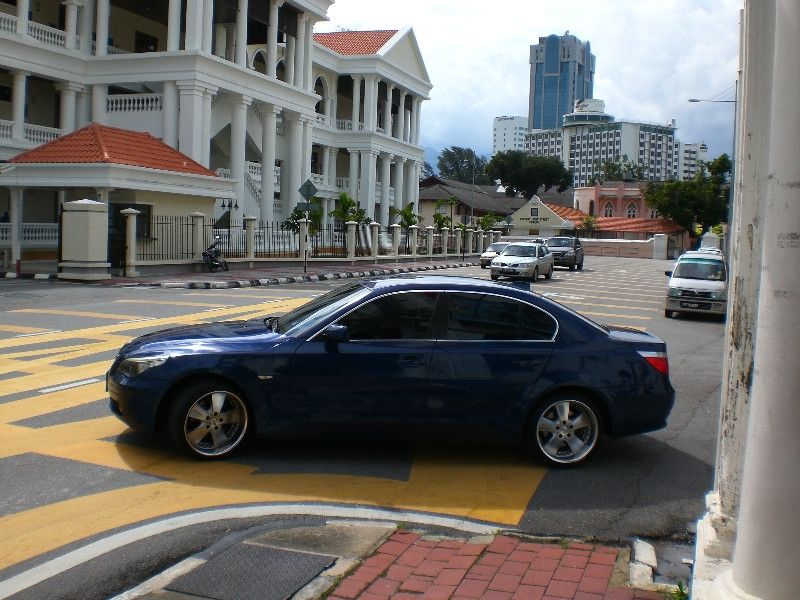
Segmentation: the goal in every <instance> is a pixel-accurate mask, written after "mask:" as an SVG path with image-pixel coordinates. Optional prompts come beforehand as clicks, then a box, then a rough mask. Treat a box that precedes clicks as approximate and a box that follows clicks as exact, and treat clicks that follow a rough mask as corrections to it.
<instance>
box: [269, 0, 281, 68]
mask: <svg viewBox="0 0 800 600" xmlns="http://www.w3.org/2000/svg"><path fill="white" fill-rule="evenodd" d="M282 5H283V0H270V2H269V23H267V76H268V77H275V67H276V65H277V64H278V9H279V8H280V7H281V6H282Z"/></svg>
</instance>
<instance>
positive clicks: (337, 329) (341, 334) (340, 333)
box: [322, 323, 350, 342]
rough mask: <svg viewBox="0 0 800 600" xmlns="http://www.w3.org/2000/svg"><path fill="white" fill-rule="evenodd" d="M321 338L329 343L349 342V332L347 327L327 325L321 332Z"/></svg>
mask: <svg viewBox="0 0 800 600" xmlns="http://www.w3.org/2000/svg"><path fill="white" fill-rule="evenodd" d="M322 337H323V338H324V339H325V340H326V341H329V342H349V341H350V330H349V329H348V328H347V325H338V324H336V323H334V324H333V325H328V326H327V327H326V328H325V330H324V331H323V332H322Z"/></svg>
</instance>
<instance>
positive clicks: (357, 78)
mask: <svg viewBox="0 0 800 600" xmlns="http://www.w3.org/2000/svg"><path fill="white" fill-rule="evenodd" d="M351 77H352V78H353V111H352V116H351V119H352V121H353V131H359V130H360V127H359V126H358V124H359V123H360V122H361V75H351Z"/></svg>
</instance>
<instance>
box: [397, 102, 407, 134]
mask: <svg viewBox="0 0 800 600" xmlns="http://www.w3.org/2000/svg"><path fill="white" fill-rule="evenodd" d="M407 95H408V93H407V92H406V91H405V90H400V104H399V105H398V107H397V136H396V137H397V139H398V140H400V141H405V137H406V134H405V126H406V96H407Z"/></svg>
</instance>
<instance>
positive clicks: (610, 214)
mask: <svg viewBox="0 0 800 600" xmlns="http://www.w3.org/2000/svg"><path fill="white" fill-rule="evenodd" d="M603 216H606V217H613V216H614V207H613V206H612V205H611V202H609V203H608V204H606V208H605V212H604V213H603Z"/></svg>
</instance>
